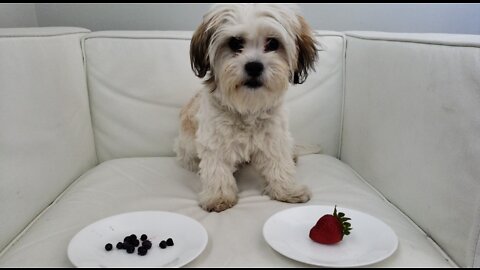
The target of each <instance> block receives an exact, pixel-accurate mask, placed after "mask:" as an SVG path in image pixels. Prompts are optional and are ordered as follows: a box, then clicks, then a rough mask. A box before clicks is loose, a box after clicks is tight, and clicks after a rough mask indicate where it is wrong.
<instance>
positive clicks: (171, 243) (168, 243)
mask: <svg viewBox="0 0 480 270" xmlns="http://www.w3.org/2000/svg"><path fill="white" fill-rule="evenodd" d="M167 246H173V240H172V238H168V239H167Z"/></svg>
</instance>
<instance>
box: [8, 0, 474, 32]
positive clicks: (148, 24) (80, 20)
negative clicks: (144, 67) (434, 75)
mask: <svg viewBox="0 0 480 270" xmlns="http://www.w3.org/2000/svg"><path fill="white" fill-rule="evenodd" d="M13 5H18V4H0V27H8V26H3V25H2V20H5V21H7V23H10V24H18V25H19V26H23V25H25V24H29V23H32V24H33V23H34V21H35V20H36V19H38V25H39V26H78V27H85V28H88V29H90V30H93V31H99V30H194V29H195V28H196V26H197V25H198V24H199V22H200V20H201V18H202V15H203V14H204V13H205V11H207V10H208V8H209V7H210V4H158V3H156V4H153V3H152V4H93V3H89V4H56V3H52V4H35V9H36V18H35V20H34V15H24V14H25V13H26V11H30V13H32V12H31V5H32V4H25V5H20V6H21V7H17V8H13V9H14V11H15V12H14V13H11V12H9V11H8V9H10V10H12V7H10V8H8V6H13ZM2 6H4V7H3V8H2ZM299 6H300V9H301V10H302V11H303V14H304V16H305V18H306V19H307V21H308V22H310V24H311V25H312V26H313V28H315V29H322V30H336V31H348V30H370V31H388V32H433V33H435V32H436V33H461V34H480V4H478V3H477V4H299ZM5 7H6V8H5ZM2 10H3V11H2ZM6 10H7V12H6ZM20 11H21V12H20ZM27 13H28V12H27ZM14 14H16V15H14ZM7 23H4V24H7Z"/></svg>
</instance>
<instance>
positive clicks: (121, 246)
mask: <svg viewBox="0 0 480 270" xmlns="http://www.w3.org/2000/svg"><path fill="white" fill-rule="evenodd" d="M117 248H118V249H124V248H125V246H124V245H123V243H122V242H118V243H117Z"/></svg>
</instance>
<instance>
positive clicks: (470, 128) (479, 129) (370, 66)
mask: <svg viewBox="0 0 480 270" xmlns="http://www.w3.org/2000/svg"><path fill="white" fill-rule="evenodd" d="M347 46H348V49H347V58H346V59H347V71H346V78H347V82H346V92H345V112H344V116H345V118H344V128H343V141H342V151H341V159H342V160H343V161H345V162H346V163H348V164H349V165H351V166H352V167H353V168H354V169H355V170H356V171H357V172H358V173H359V174H361V175H362V176H363V177H364V178H365V179H366V180H368V181H370V182H371V183H372V184H373V185H374V186H375V187H376V188H377V189H378V190H379V191H380V192H382V193H383V194H384V195H385V196H386V197H387V198H388V199H389V200H390V201H391V202H392V203H394V204H395V205H396V206H398V207H399V208H400V209H401V210H402V211H403V212H404V213H406V214H407V215H408V216H409V217H410V218H412V219H413V220H414V221H415V222H416V223H417V224H418V225H419V226H420V227H421V228H422V229H423V230H424V231H425V232H426V233H427V235H429V236H431V237H432V238H433V239H434V240H435V241H436V242H437V243H438V244H439V245H440V246H441V247H442V248H443V249H444V250H445V251H446V252H447V253H448V254H449V255H450V256H452V257H453V259H454V260H455V261H456V262H457V263H458V264H459V265H460V266H464V267H466V266H472V265H473V264H474V258H475V249H477V253H480V247H476V246H477V241H478V238H479V231H480V38H479V37H478V36H476V37H475V36H467V35H461V36H456V35H438V34H433V35H429V34H408V35H405V34H392V33H390V34H388V33H358V32H356V33H349V34H348V39H347ZM477 256H478V254H477ZM478 260H480V256H478V258H477V266H480V261H478Z"/></svg>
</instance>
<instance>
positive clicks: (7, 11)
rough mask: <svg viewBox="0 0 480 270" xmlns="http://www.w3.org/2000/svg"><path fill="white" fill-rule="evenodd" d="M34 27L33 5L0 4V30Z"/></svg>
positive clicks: (35, 16) (35, 24) (35, 19)
mask: <svg viewBox="0 0 480 270" xmlns="http://www.w3.org/2000/svg"><path fill="white" fill-rule="evenodd" d="M36 26H38V22H37V15H36V12H35V4H4V3H0V28H10V27H36Z"/></svg>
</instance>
